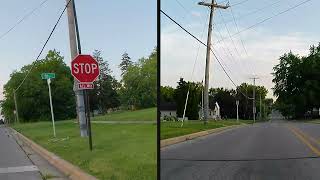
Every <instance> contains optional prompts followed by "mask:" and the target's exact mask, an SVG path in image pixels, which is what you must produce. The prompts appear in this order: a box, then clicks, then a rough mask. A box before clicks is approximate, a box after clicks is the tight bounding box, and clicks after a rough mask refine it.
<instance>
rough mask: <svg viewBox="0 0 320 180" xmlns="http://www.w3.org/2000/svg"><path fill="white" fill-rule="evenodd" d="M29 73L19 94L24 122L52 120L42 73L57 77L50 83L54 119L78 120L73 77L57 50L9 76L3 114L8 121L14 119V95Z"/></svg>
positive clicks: (5, 89)
mask: <svg viewBox="0 0 320 180" xmlns="http://www.w3.org/2000/svg"><path fill="white" fill-rule="evenodd" d="M29 71H30V73H29V75H28V78H26V79H25V81H24V83H23V85H22V86H21V87H20V88H19V89H18V91H16V97H17V102H18V105H19V106H18V110H19V117H20V118H21V119H22V121H36V120H39V119H50V105H49V93H48V85H47V82H46V80H42V79H41V73H55V74H56V78H55V79H52V83H51V89H52V98H53V106H54V112H55V118H56V119H57V120H61V119H68V118H73V117H75V115H76V110H75V98H74V92H73V77H72V75H71V73H70V68H69V67H68V66H67V65H66V64H65V63H64V62H63V57H62V56H61V55H60V53H59V52H57V51H55V50H53V51H49V52H48V54H47V56H46V57H45V58H44V59H42V60H39V61H37V62H33V63H32V64H29V65H26V66H23V67H22V68H21V70H20V71H14V72H13V73H12V74H11V75H10V80H9V81H8V82H7V83H6V84H5V85H4V97H5V100H4V101H3V103H2V114H3V115H4V116H5V117H6V118H9V119H11V120H12V119H14V114H13V110H14V109H15V108H14V99H13V92H14V90H15V89H16V88H17V87H18V85H19V84H20V83H21V82H22V80H23V78H24V77H25V76H26V74H27V73H28V72H29ZM19 107H20V108H19Z"/></svg>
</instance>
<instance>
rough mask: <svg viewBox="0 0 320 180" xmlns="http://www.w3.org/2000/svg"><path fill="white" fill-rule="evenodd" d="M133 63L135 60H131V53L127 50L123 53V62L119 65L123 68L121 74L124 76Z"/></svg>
mask: <svg viewBox="0 0 320 180" xmlns="http://www.w3.org/2000/svg"><path fill="white" fill-rule="evenodd" d="M132 65H133V62H132V61H131V58H130V57H129V54H128V53H127V52H125V53H123V54H122V58H121V63H120V65H119V67H120V70H121V76H123V75H124V74H125V73H126V72H127V70H128V68H129V67H130V66H132Z"/></svg>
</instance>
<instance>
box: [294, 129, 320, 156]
mask: <svg viewBox="0 0 320 180" xmlns="http://www.w3.org/2000/svg"><path fill="white" fill-rule="evenodd" d="M288 128H289V129H290V130H291V131H292V132H293V134H295V135H296V136H297V137H298V138H299V139H300V140H301V141H302V142H303V143H304V144H305V145H307V146H308V147H309V148H310V149H311V151H312V152H313V153H315V154H316V155H317V156H320V150H319V149H317V148H316V147H315V146H313V145H312V144H311V143H310V142H309V141H308V139H307V138H306V137H308V136H307V135H306V134H305V133H303V132H302V131H300V130H298V129H297V128H294V127H292V126H288Z"/></svg>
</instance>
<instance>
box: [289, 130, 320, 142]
mask: <svg viewBox="0 0 320 180" xmlns="http://www.w3.org/2000/svg"><path fill="white" fill-rule="evenodd" d="M295 129H296V130H297V131H299V132H300V133H302V134H304V135H305V136H306V137H307V138H309V139H310V140H311V141H313V142H314V143H316V144H318V145H320V141H319V140H317V139H316V138H314V137H312V136H311V135H309V134H307V133H303V132H302V130H300V129H299V128H295Z"/></svg>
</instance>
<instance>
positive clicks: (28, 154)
mask: <svg viewBox="0 0 320 180" xmlns="http://www.w3.org/2000/svg"><path fill="white" fill-rule="evenodd" d="M43 176H45V177H51V178H50V180H68V178H67V177H66V176H65V175H64V174H62V173H61V172H59V171H58V170H57V169H56V168H55V167H53V166H51V165H50V164H49V162H48V161H46V160H45V159H43V158H42V157H41V156H39V155H38V154H37V153H35V152H34V151H33V150H32V149H30V148H29V147H28V146H26V145H24V144H23V143H22V142H21V141H20V140H19V139H17V138H16V136H15V134H12V133H11V131H9V129H8V128H6V127H5V126H3V125H0V180H42V179H43V178H42V177H43Z"/></svg>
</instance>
